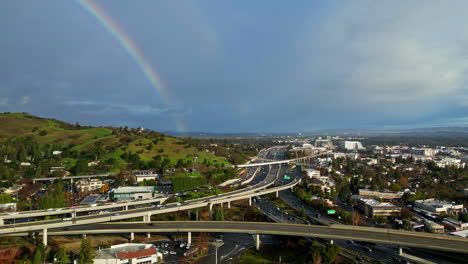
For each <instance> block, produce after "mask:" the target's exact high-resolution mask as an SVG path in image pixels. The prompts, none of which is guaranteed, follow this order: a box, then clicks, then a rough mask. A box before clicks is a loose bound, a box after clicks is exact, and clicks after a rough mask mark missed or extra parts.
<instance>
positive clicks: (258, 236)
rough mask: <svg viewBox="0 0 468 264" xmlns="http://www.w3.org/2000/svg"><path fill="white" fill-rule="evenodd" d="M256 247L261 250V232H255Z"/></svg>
mask: <svg viewBox="0 0 468 264" xmlns="http://www.w3.org/2000/svg"><path fill="white" fill-rule="evenodd" d="M255 248H256V249H257V250H260V234H255Z"/></svg>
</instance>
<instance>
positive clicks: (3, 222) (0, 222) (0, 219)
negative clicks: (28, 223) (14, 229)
mask: <svg viewBox="0 0 468 264" xmlns="http://www.w3.org/2000/svg"><path fill="white" fill-rule="evenodd" d="M4 224H5V221H3V218H0V226H2V225H4Z"/></svg>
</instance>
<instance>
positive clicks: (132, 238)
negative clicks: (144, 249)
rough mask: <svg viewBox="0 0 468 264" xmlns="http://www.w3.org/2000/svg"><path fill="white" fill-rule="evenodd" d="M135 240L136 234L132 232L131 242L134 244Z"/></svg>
mask: <svg viewBox="0 0 468 264" xmlns="http://www.w3.org/2000/svg"><path fill="white" fill-rule="evenodd" d="M133 240H135V233H133V232H131V233H130V242H132V241H133Z"/></svg>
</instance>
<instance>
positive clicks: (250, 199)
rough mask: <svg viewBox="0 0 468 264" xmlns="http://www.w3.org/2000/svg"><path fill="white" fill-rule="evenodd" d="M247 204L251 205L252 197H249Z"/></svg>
mask: <svg viewBox="0 0 468 264" xmlns="http://www.w3.org/2000/svg"><path fill="white" fill-rule="evenodd" d="M249 206H252V197H249Z"/></svg>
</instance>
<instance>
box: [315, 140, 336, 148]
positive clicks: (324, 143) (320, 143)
mask: <svg viewBox="0 0 468 264" xmlns="http://www.w3.org/2000/svg"><path fill="white" fill-rule="evenodd" d="M315 147H317V148H326V149H333V142H332V141H331V139H316V140H315Z"/></svg>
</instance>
